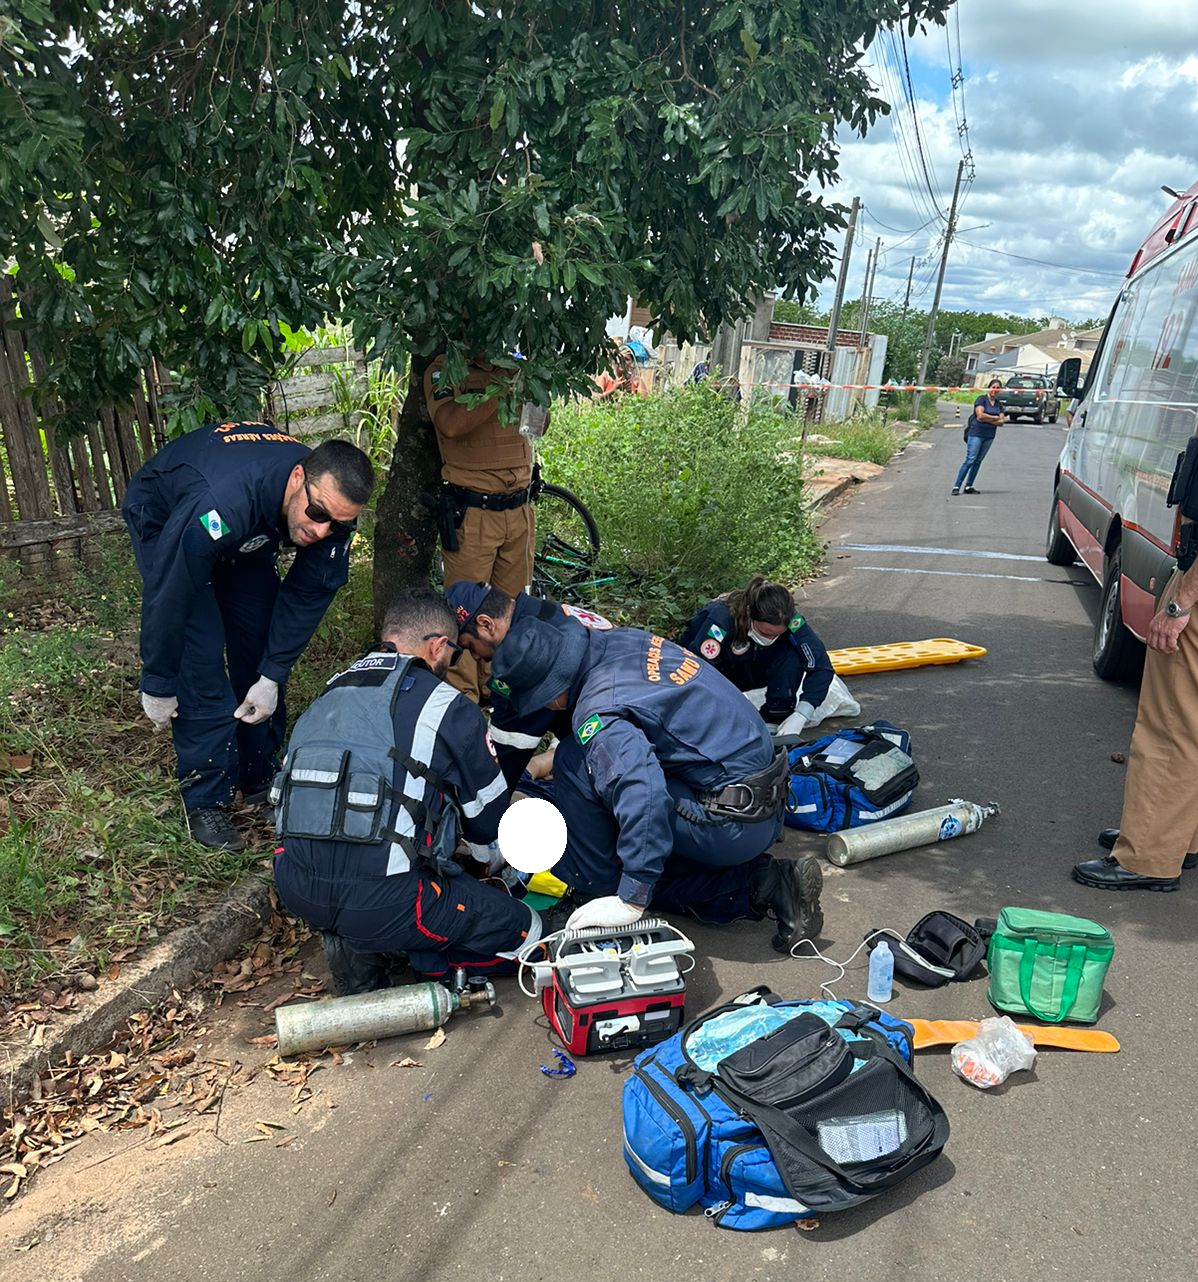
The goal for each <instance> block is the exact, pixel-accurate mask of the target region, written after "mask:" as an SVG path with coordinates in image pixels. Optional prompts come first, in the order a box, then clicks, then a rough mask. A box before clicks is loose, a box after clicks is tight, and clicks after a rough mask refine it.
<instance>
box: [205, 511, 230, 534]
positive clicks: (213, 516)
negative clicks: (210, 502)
mask: <svg viewBox="0 0 1198 1282" xmlns="http://www.w3.org/2000/svg"><path fill="white" fill-rule="evenodd" d="M200 524H201V525H202V526H203V527H204V529H206V530H207V531H208V537H209V538H211V539H223V538H224V537H225V535H226V534H228V533H229V527H228V526H227V525H226V524H225V523H224V521H223V520H222V519H221V514H220V513H219V512H218V511H217V510H216V508H213V509H212V511H211V512H205V513H204V515H203V516H201V517H200Z"/></svg>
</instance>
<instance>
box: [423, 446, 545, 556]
mask: <svg viewBox="0 0 1198 1282" xmlns="http://www.w3.org/2000/svg"><path fill="white" fill-rule="evenodd" d="M540 492H541V469H540V466H539V465H538V466H536V467H534V468H533V471H532V481H531V483H530V484H529V485H527V486H526V487H525V488H524V489H522V490H513V491H511V492H510V493H505V494H484V493H482V492H481V491H480V490H468V489H466V488H465V486H462V485H454V484H452V482H450V481H442V482H441V488H440V490H438V491H437V493H436V494H435V495H425V498H424V501H425V503H426V504H427V506H428V507H429V508H431V509H432V513H433V517H434V519H435V520H436V522H437V533H438V534H439V535H440V536H441V546H442V548H444V550H445V551H446V552H456V551H457V550H458V548H459V546H460V544H459V542H458V530H459V529H460V528H461V525H462V521H463V520H464V519H465V517H466V509H467V508H471V507H477V508H482V510H483V511H484V512H512V511H514V510H515V509H516V508H518V507H523V506H524V505H525V504H526V503H533V502H535V501H536V499H537V496H538V495H539V494H540Z"/></svg>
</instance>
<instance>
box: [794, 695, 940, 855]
mask: <svg viewBox="0 0 1198 1282" xmlns="http://www.w3.org/2000/svg"><path fill="white" fill-rule="evenodd" d="M787 756H788V757H789V759H790V796H789V798H788V799H787V803H786V813H785V815H784V816H783V819H784V821H785V822H786V824H787V825H788V826H789V827H791V828H804V829H806V830H807V831H808V832H840V831H841V830H842V829H844V828H859V827H861V825H862V824H872V823H877V822H878V820H880V819H889V818H890V817H891V816H892V815H897V814H898V813H899V811H901V810H905V809H906V808H907V807H908V806H909V805H910V804H911V796H912V794H913V793H914V792H915V788H916V785H917V784H918V783H919V771H918V769H916V766H915V762H914V761H913V760H912V758H911V736H910V735H909V734H908V733H907V732H906V731H905V730H900V729H899V728H898V726H892V725H891V724H890V722H889V721H874V722H871V723H870V724H869V725H868V726H861V727H859V728H858V729H855V730H838V731H837V732H836V733H835V734H830V735H825V736H824V737H823V738H822V739H813V740H812V741H811V742H810V743H800V744H795V745H793V746H790V745H787Z"/></svg>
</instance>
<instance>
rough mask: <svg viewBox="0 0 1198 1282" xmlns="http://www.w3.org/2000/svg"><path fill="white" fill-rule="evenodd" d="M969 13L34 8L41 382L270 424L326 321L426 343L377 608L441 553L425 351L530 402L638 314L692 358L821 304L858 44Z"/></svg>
mask: <svg viewBox="0 0 1198 1282" xmlns="http://www.w3.org/2000/svg"><path fill="white" fill-rule="evenodd" d="M949 3H950V0H724V2H723V3H720V2H718V0H717V2H716V3H711V2H710V0H670V2H669V3H666V2H665V0H640V2H639V3H637V4H636V5H631V4H627V3H617V2H615V0H611V2H608V3H601V2H599V0H594V2H593V3H591V4H585V3H584V4H583V5H582V6H581V7H580V6H579V4H578V3H577V0H571V2H569V3H566V2H564V0H556V2H555V0H545V2H543V3H540V4H538V5H536V6H527V7H525V8H523V9H522V8H519V7H518V8H517V9H515V10H512V9H510V8H502V9H501V8H497V7H493V6H485V5H481V4H461V3H456V2H453V3H451V2H449V0H407V2H406V3H374V2H371V0H359V2H358V3H354V4H349V3H335V2H333V0H309V2H306V3H304V4H303V5H300V4H298V3H295V2H294V0H276V3H272V4H269V5H268V4H255V5H249V4H246V3H244V2H243V0H155V2H154V3H150V2H149V0H130V2H129V3H127V4H124V5H119V6H111V5H107V4H104V3H102V0H59V2H58V3H55V4H54V5H53V6H51V5H49V4H47V3H46V2H45V0H14V3H13V4H12V5H10V10H11V12H12V13H13V17H11V18H5V19H4V20H2V21H0V110H4V111H5V113H6V115H7V118H8V119H10V120H21V121H23V122H24V126H25V127H24V129H23V130H16V131H10V132H9V134H8V135H7V137H6V139H5V140H3V141H0V217H2V218H3V219H4V230H5V232H6V233H7V234H6V237H5V243H6V244H7V245H10V246H11V250H10V251H9V252H10V253H11V254H12V257H13V260H14V262H15V265H16V279H17V281H18V287H19V293H20V298H21V306H22V316H23V321H24V323H26V324H31V325H34V326H36V327H37V329H38V331H39V342H40V343H41V345H42V347H43V350H45V351H46V353H47V355H48V357H49V361H50V370H49V374H48V388H47V390H48V391H51V392H53V393H55V394H57V395H58V396H60V397H61V398H62V400H63V402H64V404H65V405H67V406H68V407H69V417H70V419H71V421H72V423H73V425H75V426H78V425H80V424H81V423H82V422H83V421H85V420H86V419H87V418H89V417H90V416H91V415H92V414H93V413H94V410H95V409H96V408H97V407H98V406H99V405H101V404H104V403H110V402H111V401H112V400H113V399H115V398H121V397H123V396H125V395H127V394H128V391H129V388H130V387H131V386H132V384H133V381H134V380H135V379H136V378H137V377H138V376H139V371H140V369H141V368H142V367H143V366H144V364H145V363H146V361H147V359H148V357H149V356H150V355H151V354H153V355H155V356H156V357H157V358H158V360H159V361H161V362H163V363H164V364H166V365H167V366H168V367H169V368H170V369H171V370H172V372H173V374H174V376H175V382H176V396H175V401H174V405H173V413H174V422H175V424H176V426H178V427H180V428H184V427H188V426H194V425H195V424H196V423H198V422H200V421H203V420H204V419H206V418H209V417H213V416H222V417H223V416H230V415H234V414H241V413H246V412H252V410H251V408H250V407H251V406H253V405H254V404H255V403H256V400H257V397H258V395H259V393H260V390H261V388H262V387H263V385H264V384H265V383H266V382H267V381H268V380H269V379H270V378H271V376H272V374H273V373H274V371H275V369H276V368H277V365H278V362H279V359H280V355H281V353H282V351H283V349H284V345H285V339H286V336H287V333H288V331H289V330H290V329H294V328H298V327H300V326H312V325H315V324H318V323H320V321H321V320H322V318H323V317H325V316H326V315H328V316H333V317H336V318H338V319H342V320H346V321H349V322H350V323H352V325H353V332H354V335H355V339H356V341H357V342H358V343H359V344H360V345H361V346H363V347H364V348H365V349H366V350H367V351H368V352H369V353H370V354H371V355H372V356H375V357H379V358H381V359H383V360H385V361H389V362H391V363H395V364H398V363H399V362H400V361H402V360H403V359H405V358H406V357H407V356H408V355H409V354H410V356H411V359H412V379H411V384H410V387H411V390H410V393H409V395H408V397H407V400H406V402H405V405H404V409H403V413H402V416H401V422H400V441H399V445H398V447H397V449H396V451H395V457H394V461H393V464H392V468H391V473H390V476H389V478H388V483H387V486H386V489H385V492H384V494H383V495H382V497H381V499H380V502H379V508H378V528H377V542H376V563H375V588H376V592H375V596H376V602H378V603H379V604H380V605H381V604H382V603H385V601H386V600H387V599H388V598H389V597H390V595H391V594H392V593H393V592H394V590H396V588H398V587H400V586H403V585H406V584H410V583H413V582H415V581H418V580H419V579H421V578H423V577H424V576H425V574H426V573H427V567H428V563H429V560H430V558H431V552H432V548H433V533H432V528H431V523H430V521H429V520H428V516H427V513H426V512H425V511H424V509H423V508H422V507H421V505H420V501H419V496H420V494H421V493H422V492H423V491H425V490H427V489H429V488H431V486H432V485H433V484H434V483H435V477H436V471H437V459H436V452H435V442H434V440H433V437H432V433H431V429H430V425H429V420H428V414H427V409H426V407H425V406H424V404H423V395H422V393H421V391H420V376H421V374H422V373H423V370H424V368H425V367H426V366H427V363H428V361H429V360H430V359H431V357H432V356H433V355H434V354H435V353H436V352H438V351H440V350H445V351H446V352H447V360H446V372H447V376H448V377H449V378H450V379H451V380H452V379H453V378H454V377H455V375H457V374H460V373H461V372H462V371H464V368H465V361H466V358H467V356H468V355H469V354H471V353H473V352H477V351H481V352H485V353H487V354H488V355H489V356H490V357H491V358H492V359H494V360H496V361H497V362H498V363H499V364H500V365H501V366H502V367H503V369H502V373H501V375H500V376H499V379H498V381H497V384H496V389H495V390H497V391H498V392H500V393H501V394H502V396H503V399H504V404H505V409H506V410H507V411H508V412H509V413H510V412H512V411H514V408H515V406H516V404H517V403H518V402H519V401H521V400H524V399H530V400H533V401H536V402H538V403H541V404H545V403H547V402H548V400H549V399H550V397H551V395H554V394H562V393H566V392H568V391H570V390H585V388H586V386H587V381H588V375H589V373H590V372H591V371H593V370H596V369H598V368H600V366H601V365H602V363H603V361H604V359H605V355H606V353H605V338H604V322H605V320H606V318H607V317H608V316H610V315H612V314H617V313H620V312H622V311H623V310H624V308H625V300H626V298H627V297H628V296H632V297H634V298H637V299H639V300H641V301H642V302H644V303H646V304H647V305H648V306H649V307H650V308H651V310H652V313H653V318H654V319H653V323H654V326H655V328H658V329H661V330H664V329H668V330H670V331H672V332H673V333H674V334H676V335H677V336H678V337H679V338H680V339H687V338H690V337H693V336H695V335H696V334H697V333H699V332H701V331H707V332H710V331H711V330H712V329H714V327H715V326H717V325H719V324H721V323H723V322H725V321H727V320H730V319H734V318H736V317H738V316H741V315H744V314H746V313H747V311H748V309H749V306H750V305H751V304H750V300H751V299H752V298H753V297H754V296H756V295H760V294H762V293H765V292H767V291H769V290H772V289H774V288H775V287H779V288H780V289H781V291H782V292H783V294H784V295H786V296H789V297H793V298H801V297H802V296H803V295H804V294H805V293H806V292H807V291H808V290H809V288H810V287H811V286H812V285H813V284H815V283H817V282H819V281H821V280H823V279H825V278H826V277H827V276H828V274H829V270H830V266H831V253H832V246H831V245H830V244H829V242H828V241H827V240H826V239H825V233H826V232H828V231H829V230H830V229H833V228H836V227H838V226H840V225H842V222H843V207H842V206H840V205H837V204H829V203H826V202H825V201H824V200H822V199H820V198H819V197H818V196H817V195H816V194H815V191H816V189H818V188H826V187H828V186H829V185H830V184H831V183H832V182H833V181H834V180H835V177H836V167H837V152H836V148H835V142H834V135H835V129H836V128H837V126H838V125H839V124H842V123H847V124H849V125H850V126H852V127H853V128H855V129H857V130H858V131H859V132H864V131H865V130H866V129H867V128H868V126H869V125H870V124H871V123H872V122H873V121H874V120H875V119H876V117H877V115H878V114H879V113H881V112H883V111H885V110H886V104H885V103H884V102H882V101H881V100H880V99H879V98H878V97H877V96H876V95H875V93H874V90H873V86H872V85H871V84H870V82H869V79H868V77H867V74H866V72H865V70H864V69H863V67H862V57H863V51H864V49H865V48H866V47H867V46H868V44H869V43H870V41H871V40H872V38H873V36H874V35H875V33H876V31H877V29H878V27H879V25H880V24H892V23H899V22H903V23H906V24H907V26H908V29H909V30H911V31H914V30H915V29H916V27H917V26H918V25H919V23H920V22H921V21H923V20H932V21H937V22H940V21H943V18H944V14H945V12H946V10H947V8H948V7H949ZM517 348H518V349H519V350H520V352H521V353H522V354H523V356H524V357H525V358H526V359H524V360H520V361H517V360H514V359H510V357H509V355H508V354H510V353H512V352H513V351H514V350H515V349H517Z"/></svg>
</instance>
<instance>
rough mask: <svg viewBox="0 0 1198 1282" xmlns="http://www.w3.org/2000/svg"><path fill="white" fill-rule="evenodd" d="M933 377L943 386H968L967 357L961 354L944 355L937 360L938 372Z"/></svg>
mask: <svg viewBox="0 0 1198 1282" xmlns="http://www.w3.org/2000/svg"><path fill="white" fill-rule="evenodd" d="M932 377H933V379H935V381H936V382H937V383H939V384H940V386H941V387H963V386H966V384H967V380H966V377H965V357H964V356H960V355H954V356H942V357H941V358H940V359H939V360H938V361H937V362H936V372H935V373H934V374H933V375H932Z"/></svg>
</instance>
